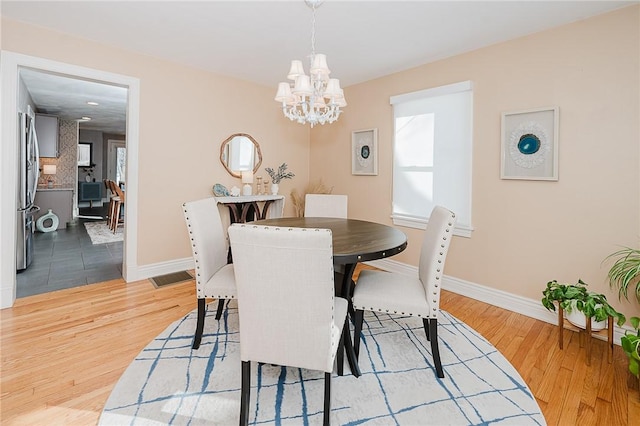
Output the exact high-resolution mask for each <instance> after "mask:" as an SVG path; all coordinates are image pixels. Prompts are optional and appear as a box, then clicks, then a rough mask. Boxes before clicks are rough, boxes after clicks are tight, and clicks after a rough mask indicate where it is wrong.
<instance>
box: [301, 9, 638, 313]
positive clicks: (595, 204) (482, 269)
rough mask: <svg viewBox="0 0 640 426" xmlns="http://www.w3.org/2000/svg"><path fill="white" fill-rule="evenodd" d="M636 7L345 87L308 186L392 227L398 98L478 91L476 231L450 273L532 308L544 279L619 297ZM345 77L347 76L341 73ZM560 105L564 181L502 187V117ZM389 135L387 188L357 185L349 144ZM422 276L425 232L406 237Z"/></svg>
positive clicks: (455, 247)
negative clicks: (341, 197)
mask: <svg viewBox="0 0 640 426" xmlns="http://www.w3.org/2000/svg"><path fill="white" fill-rule="evenodd" d="M639 10H640V8H639V7H637V6H634V7H630V8H625V9H622V10H618V11H616V12H613V13H610V14H606V15H602V16H599V17H595V18H592V19H589V20H585V21H582V22H578V23H574V24H571V25H567V26H563V27H561V28H558V29H554V30H550V31H546V32H542V33H538V34H534V35H530V36H528V37H524V38H520V39H517V40H514V41H510V42H507V43H502V44H499V45H495V46H491V47H488V48H485V49H480V50H477V51H474V52H471V53H467V54H464V55H460V56H456V57H453V58H450V59H446V60H442V61H439V62H436V63H433V64H429V65H425V66H422V67H418V68H415V69H412V70H409V71H406V72H402V73H397V74H393V75H389V76H387V77H384V78H380V79H377V80H374V81H370V82H367V83H364V84H360V85H356V86H351V87H348V88H347V89H346V90H345V92H346V96H347V101H348V103H349V105H348V107H347V108H346V109H345V112H344V115H343V116H342V117H341V118H340V120H339V122H338V124H337V125H336V124H333V125H331V126H323V127H319V128H314V129H313V131H312V133H311V158H312V159H313V160H314V161H313V162H312V163H311V179H318V178H322V179H323V180H324V181H325V182H326V183H327V184H328V185H329V186H334V190H333V192H334V193H345V194H348V195H349V216H350V217H354V218H360V219H368V220H373V221H377V222H382V223H387V224H390V223H391V220H390V214H391V176H392V173H391V172H392V170H391V160H392V147H391V142H392V110H391V107H390V105H389V97H390V96H391V95H398V94H402V93H407V92H412V91H416V90H421V89H426V88H431V87H436V86H440V85H444V84H449V83H455V82H459V81H464V80H471V81H473V84H474V133H473V137H474V153H473V207H472V221H473V226H474V228H475V231H474V232H473V235H472V237H471V238H462V237H456V238H455V239H454V241H453V242H452V245H451V251H450V254H449V257H448V261H447V267H446V271H445V272H446V274H448V275H450V276H452V277H455V278H459V279H463V280H467V281H470V282H473V283H477V284H481V285H484V286H488V287H491V288H494V289H498V290H503V291H507V292H509V293H513V294H516V295H520V296H523V297H527V298H531V299H539V298H540V297H541V291H542V289H543V288H544V286H545V284H546V283H547V281H549V280H552V279H558V280H562V281H571V282H575V281H576V280H577V279H578V278H582V279H583V280H584V281H586V282H587V283H589V285H590V288H591V289H593V290H596V291H598V292H603V293H605V294H607V295H609V299H610V300H611V301H612V302H613V304H614V305H615V306H616V307H618V308H619V309H620V310H621V311H623V312H624V313H626V314H627V315H631V314H635V315H638V314H639V313H640V308H639V307H638V305H637V304H636V303H633V304H630V303H626V302H624V303H622V302H618V300H617V296H616V293H615V292H611V291H610V290H609V287H608V284H607V283H606V280H605V278H606V271H607V268H606V266H601V262H602V260H603V259H604V258H605V257H606V256H607V254H609V253H611V252H613V251H615V250H616V249H617V248H618V246H620V245H626V246H635V247H637V245H638V242H639V240H638V237H639V235H640V229H639V225H640V209H639V195H640V175H639V172H638V170H639V165H640V158H639V147H640V143H639V130H640V129H639V125H638V123H639V114H640V109H639V93H640V92H639V79H640V68H639V65H638V62H639V52H640V34H639V29H638V28H639V22H640V19H639ZM336 72H338V73H339V71H337V70H336ZM548 106H558V107H559V108H560V119H559V121H560V127H559V181H558V182H536V181H514V180H501V179H500V119H501V113H502V112H508V111H518V110H522V109H528V108H536V107H548ZM372 127H376V128H378V138H379V153H378V155H379V174H378V176H374V177H370V176H352V175H351V163H350V162H351V154H350V146H351V132H352V131H353V130H359V129H366V128H372ZM401 229H402V230H403V231H404V232H405V233H406V234H407V235H408V238H409V245H408V248H407V250H406V251H405V252H404V253H402V254H400V255H398V256H396V257H395V258H394V260H398V261H400V262H404V263H408V264H411V265H414V266H415V265H417V259H418V256H419V242H420V240H421V238H422V232H421V231H418V230H413V229H410V228H401Z"/></svg>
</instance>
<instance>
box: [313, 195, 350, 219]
mask: <svg viewBox="0 0 640 426" xmlns="http://www.w3.org/2000/svg"><path fill="white" fill-rule="evenodd" d="M347 202H348V197H347V196H346V195H338V194H306V195H305V197H304V215H305V217H339V218H343V219H346V217H347Z"/></svg>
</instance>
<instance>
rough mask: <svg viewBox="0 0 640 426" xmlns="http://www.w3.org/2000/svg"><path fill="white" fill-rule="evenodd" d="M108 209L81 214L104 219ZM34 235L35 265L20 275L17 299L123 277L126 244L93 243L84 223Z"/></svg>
mask: <svg viewBox="0 0 640 426" xmlns="http://www.w3.org/2000/svg"><path fill="white" fill-rule="evenodd" d="M105 208H106V206H104V207H94V208H93V209H89V208H86V209H81V210H80V214H81V215H87V216H104V212H105ZM89 220H93V219H82V218H79V219H77V220H76V222H77V223H76V224H74V225H71V226H67V228H66V229H60V230H57V231H53V232H47V233H42V232H37V231H36V233H35V235H34V237H35V238H34V255H33V262H32V263H31V265H30V266H29V267H28V268H27V269H26V270H24V271H22V272H19V273H17V274H16V281H17V283H16V297H25V296H31V295H34V294H40V293H47V292H50V291H55V290H61V289H64V288H70V287H78V286H81V285H86V284H93V283H97V282H101V281H107V280H112V279H116V278H120V277H122V256H123V243H122V242H117V243H108V244H97V245H93V244H91V239H90V238H89V235H88V234H87V231H86V229H85V227H84V222H85V221H89Z"/></svg>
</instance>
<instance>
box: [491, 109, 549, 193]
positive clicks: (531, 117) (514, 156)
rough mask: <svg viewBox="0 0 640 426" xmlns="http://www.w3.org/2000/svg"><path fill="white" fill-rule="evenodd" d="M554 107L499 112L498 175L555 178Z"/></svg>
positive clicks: (526, 178)
mask: <svg viewBox="0 0 640 426" xmlns="http://www.w3.org/2000/svg"><path fill="white" fill-rule="evenodd" d="M558 117H559V108H558V107H546V108H535V109H529V110H523V111H516V112H505V113H503V114H502V132H501V134H502V140H501V149H500V156H501V166H500V178H501V179H524V180H546V181H557V180H558Z"/></svg>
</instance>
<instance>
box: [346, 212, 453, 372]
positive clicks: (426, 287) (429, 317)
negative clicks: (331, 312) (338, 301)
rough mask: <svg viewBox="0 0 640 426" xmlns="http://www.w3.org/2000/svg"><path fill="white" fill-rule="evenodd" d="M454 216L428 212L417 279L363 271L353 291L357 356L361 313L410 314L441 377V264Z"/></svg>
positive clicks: (447, 246)
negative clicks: (420, 326) (417, 321)
mask: <svg viewBox="0 0 640 426" xmlns="http://www.w3.org/2000/svg"><path fill="white" fill-rule="evenodd" d="M455 222H456V216H455V214H454V213H453V212H451V211H449V210H447V209H446V208H444V207H441V206H436V207H435V208H434V209H433V211H432V212H431V216H430V217H429V222H428V224H427V229H426V231H425V233H424V238H423V241H422V247H421V252H420V264H419V266H418V276H417V277H415V278H414V277H411V276H407V275H405V274H400V273H393V272H384V271H374V270H363V271H361V272H360V275H359V277H358V281H357V283H356V286H355V290H354V291H353V299H352V302H353V307H354V309H355V312H356V314H355V332H354V336H353V340H354V349H355V352H356V356H358V355H359V353H360V334H361V331H362V322H363V319H364V311H373V312H384V313H388V314H394V315H409V316H416V317H419V318H422V323H423V326H424V331H425V334H426V336H427V340H429V341H430V342H431V354H432V356H433V362H434V364H435V369H436V373H437V375H438V377H440V378H442V377H444V371H443V369H442V362H441V360H440V350H439V347H438V329H437V326H438V314H439V313H440V290H441V288H442V274H443V271H444V263H445V260H446V258H447V252H448V251H449V245H450V244H451V238H452V237H453V227H454V225H455Z"/></svg>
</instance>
